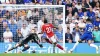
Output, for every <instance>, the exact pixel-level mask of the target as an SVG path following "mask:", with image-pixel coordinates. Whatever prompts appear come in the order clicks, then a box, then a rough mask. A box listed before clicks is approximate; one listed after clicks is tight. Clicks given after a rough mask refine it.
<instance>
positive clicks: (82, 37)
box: [68, 34, 87, 53]
mask: <svg viewBox="0 0 100 56" xmlns="http://www.w3.org/2000/svg"><path fill="white" fill-rule="evenodd" d="M86 37H87V35H86V34H83V35H82V36H81V37H80V39H79V40H77V41H76V43H75V44H74V46H73V48H72V49H70V50H69V51H68V53H72V52H73V51H74V50H75V49H76V47H77V46H78V44H79V42H81V41H82V40H84V39H86Z"/></svg>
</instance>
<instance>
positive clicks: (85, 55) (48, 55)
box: [0, 54, 100, 56]
mask: <svg viewBox="0 0 100 56" xmlns="http://www.w3.org/2000/svg"><path fill="white" fill-rule="evenodd" d="M0 56H100V54H0Z"/></svg>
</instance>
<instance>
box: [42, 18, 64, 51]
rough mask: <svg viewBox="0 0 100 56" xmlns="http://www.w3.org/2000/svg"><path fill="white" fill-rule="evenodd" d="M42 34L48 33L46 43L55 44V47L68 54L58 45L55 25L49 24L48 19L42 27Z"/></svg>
mask: <svg viewBox="0 0 100 56" xmlns="http://www.w3.org/2000/svg"><path fill="white" fill-rule="evenodd" d="M42 33H46V35H47V38H46V39H45V40H46V42H48V43H50V44H54V47H55V46H56V47H58V48H59V49H61V50H63V51H64V52H66V50H65V49H64V48H63V47H62V46H61V45H59V44H57V41H56V38H55V35H54V32H53V25H52V24H50V23H48V21H47V19H44V25H42Z"/></svg>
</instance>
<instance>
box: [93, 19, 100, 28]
mask: <svg viewBox="0 0 100 56" xmlns="http://www.w3.org/2000/svg"><path fill="white" fill-rule="evenodd" d="M93 25H94V26H98V27H99V28H100V18H99V17H97V18H96V20H95V21H94V22H93Z"/></svg>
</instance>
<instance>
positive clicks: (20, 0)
mask: <svg viewBox="0 0 100 56" xmlns="http://www.w3.org/2000/svg"><path fill="white" fill-rule="evenodd" d="M16 4H24V0H16Z"/></svg>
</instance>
